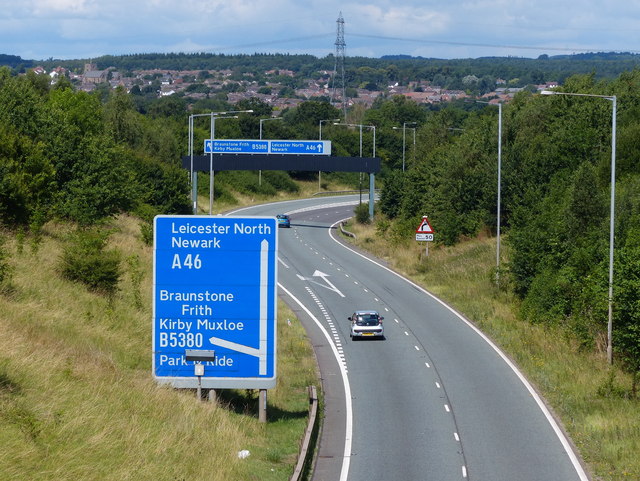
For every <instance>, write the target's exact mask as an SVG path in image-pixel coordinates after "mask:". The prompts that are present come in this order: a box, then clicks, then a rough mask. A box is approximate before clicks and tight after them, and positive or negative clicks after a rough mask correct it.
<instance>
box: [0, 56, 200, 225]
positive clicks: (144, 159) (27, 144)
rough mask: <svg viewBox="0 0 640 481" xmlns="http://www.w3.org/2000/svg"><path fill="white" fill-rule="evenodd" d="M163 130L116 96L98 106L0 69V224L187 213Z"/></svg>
mask: <svg viewBox="0 0 640 481" xmlns="http://www.w3.org/2000/svg"><path fill="white" fill-rule="evenodd" d="M166 127H167V125H166V123H165V124H160V123H157V122H154V120H153V119H147V118H145V117H144V116H142V115H140V114H139V113H138V112H137V111H136V110H135V108H134V104H133V102H132V101H131V99H130V96H129V95H127V94H126V93H124V92H123V91H121V90H116V91H114V92H113V93H112V94H111V95H110V96H109V98H108V99H107V101H106V103H104V104H103V103H102V102H101V100H100V98H99V97H97V96H95V95H91V94H87V93H84V92H74V91H73V90H72V89H71V88H70V85H69V84H68V82H65V81H62V82H60V83H58V84H57V85H55V86H53V87H52V86H50V85H49V78H48V76H46V75H45V76H38V75H35V74H33V72H30V73H29V74H27V75H26V76H12V75H11V74H10V71H9V69H7V68H6V67H5V68H2V69H0V173H1V174H2V175H0V223H2V224H4V225H6V226H19V225H31V224H33V223H34V222H41V221H42V219H46V218H51V217H59V218H63V219H69V220H73V221H76V222H78V223H80V224H86V225H89V224H94V223H96V222H99V221H100V220H101V219H104V218H106V217H109V216H113V215H115V214H117V213H119V212H127V211H133V210H135V209H136V208H139V207H140V206H141V205H143V204H146V205H149V206H152V207H153V208H154V209H156V210H157V211H158V212H163V213H184V212H188V209H189V202H188V184H187V181H188V176H187V175H185V173H184V171H183V170H182V169H181V168H180V167H179V166H178V165H177V163H178V158H177V156H176V153H177V148H176V147H175V145H176V143H175V134H172V138H169V139H168V140H167V141H165V142H163V141H162V139H165V138H167V136H166V131H163V129H164V128H166ZM169 129H175V126H174V125H169ZM176 131H177V129H176ZM151 139H155V141H152V140H151Z"/></svg>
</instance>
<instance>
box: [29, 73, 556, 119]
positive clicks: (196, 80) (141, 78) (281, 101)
mask: <svg viewBox="0 0 640 481" xmlns="http://www.w3.org/2000/svg"><path fill="white" fill-rule="evenodd" d="M33 71H34V72H35V73H36V74H43V75H44V74H46V73H47V72H46V71H45V69H44V68H43V67H41V66H38V67H35V68H33ZM49 75H50V76H51V82H52V83H54V82H55V81H56V80H57V78H58V77H59V76H60V75H66V76H68V77H69V79H70V80H71V81H72V83H74V84H75V85H76V87H77V88H78V89H79V90H84V91H91V90H93V89H95V88H96V86H98V85H101V84H108V85H109V87H110V88H116V87H118V86H122V87H123V88H125V89H126V90H127V91H130V90H131V89H132V88H133V87H134V85H137V86H139V87H140V89H147V93H148V88H149V86H152V85H155V94H156V95H157V96H158V97H168V96H171V95H176V94H180V95H183V96H184V97H187V98H191V99H194V100H195V99H201V98H206V97H207V96H209V95H212V94H216V93H220V92H222V93H225V94H226V96H227V100H228V101H229V102H230V103H237V102H238V101H240V100H244V99H248V98H258V99H260V100H261V101H263V102H265V103H267V104H269V105H271V106H273V108H274V109H284V108H288V107H294V106H296V105H298V104H300V103H301V102H304V101H305V100H313V99H316V98H327V97H330V96H331V89H330V87H329V83H330V82H329V81H328V78H330V75H331V73H330V72H326V71H325V72H320V73H319V78H317V79H314V78H310V79H308V80H307V81H306V82H305V86H304V87H302V88H298V89H296V90H295V91H293V90H291V89H290V88H287V89H284V85H282V84H280V83H279V82H278V80H279V79H278V77H294V76H295V72H293V71H291V70H286V69H278V68H273V69H270V70H267V71H265V72H263V75H262V80H260V81H258V80H259V79H258V78H255V77H256V75H254V74H251V75H249V74H247V75H243V76H242V78H241V79H238V78H237V77H235V78H234V77H233V72H232V71H231V70H229V69H224V70H208V71H207V70H204V71H203V70H197V71H192V70H190V71H177V70H160V69H154V70H140V71H136V72H133V75H132V76H128V77H125V76H122V75H121V74H120V72H118V71H117V70H116V69H115V68H113V67H109V68H107V69H104V70H100V69H98V67H97V65H96V64H95V63H91V62H89V63H86V64H85V65H84V69H83V72H82V73H81V74H79V73H76V72H70V71H67V70H66V69H64V68H63V67H57V68H55V69H53V70H52V71H51V72H49ZM467 77H468V78H467ZM467 77H465V78H467V80H468V81H469V82H471V81H472V80H474V79H477V78H476V77H473V76H467ZM472 77H473V78H472ZM508 84H509V82H508V81H506V80H504V79H500V78H499V79H496V88H495V90H494V91H492V92H489V93H486V94H485V95H483V96H482V97H483V98H486V99H488V100H490V101H501V102H508V101H509V100H510V99H512V98H513V96H514V95H515V94H516V93H518V92H519V91H521V90H523V89H522V88H514V87H507V85H508ZM557 86H558V84H557V83H555V82H549V83H546V84H544V85H539V86H537V88H538V90H542V89H549V88H554V87H557ZM283 89H284V90H287V94H285V95H281V91H282V90H283ZM355 92H356V95H355V96H354V98H349V99H348V102H349V105H354V104H363V105H365V106H367V107H370V106H371V105H373V103H374V102H375V100H376V99H377V98H378V97H380V96H387V97H391V96H394V95H402V96H404V97H406V98H408V99H411V100H413V101H414V102H416V103H418V104H436V103H442V102H450V101H453V100H457V99H463V98H466V97H469V96H470V94H469V93H468V92H466V91H464V90H448V89H444V88H442V87H439V86H436V85H430V84H429V82H426V81H421V82H410V83H409V84H408V85H399V84H398V83H397V82H396V83H393V84H391V85H387V86H385V87H384V88H382V89H380V90H369V89H356V90H355Z"/></svg>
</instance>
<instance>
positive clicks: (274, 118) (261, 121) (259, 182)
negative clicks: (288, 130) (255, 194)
mask: <svg viewBox="0 0 640 481" xmlns="http://www.w3.org/2000/svg"><path fill="white" fill-rule="evenodd" d="M268 120H282V117H268V118H266V119H260V140H262V123H263V122H266V121H268ZM258 185H262V169H260V170H259V171H258Z"/></svg>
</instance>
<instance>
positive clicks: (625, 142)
mask: <svg viewBox="0 0 640 481" xmlns="http://www.w3.org/2000/svg"><path fill="white" fill-rule="evenodd" d="M116 60H118V59H116V58H109V59H106V60H105V62H107V61H108V62H115V61H116ZM121 60H123V61H124V60H125V59H121ZM128 60H131V62H135V61H138V62H139V61H141V60H144V61H148V62H154V61H157V62H160V61H162V62H164V61H166V62H174V61H177V60H181V61H184V62H186V63H187V64H188V63H189V62H191V61H194V62H195V61H196V60H198V61H202V66H201V67H198V68H202V69H207V68H221V67H222V68H224V67H225V66H226V67H230V66H233V68H234V69H235V70H234V75H235V76H242V73H243V72H242V67H243V65H244V64H243V63H242V62H244V61H246V62H248V63H251V62H253V69H252V70H251V69H250V70H247V71H249V72H258V71H261V69H262V68H263V67H265V66H266V65H267V64H269V65H270V66H273V65H274V62H276V61H277V62H281V61H282V62H284V64H282V65H281V66H280V68H287V67H289V68H291V69H294V67H295V66H296V65H297V70H296V72H297V73H296V75H299V76H301V75H308V74H309V73H311V72H314V71H315V70H316V68H317V67H318V59H314V58H313V57H311V56H246V57H244V56H234V57H225V56H210V55H204V54H202V55H194V56H170V55H167V56H160V57H158V56H149V58H148V59H147V58H146V57H140V56H132V58H130V59H128ZM388 60H389V59H387V61H388ZM392 60H393V62H394V64H393V65H390V64H389V65H386V64H383V63H380V64H377V66H374V65H376V64H375V63H371V64H367V62H375V59H367V60H366V61H365V60H363V61H362V64H359V63H358V62H357V61H354V62H353V63H352V65H354V67H355V66H358V67H357V68H358V69H360V68H362V69H364V70H362V71H361V73H362V76H361V77H359V80H358V81H359V82H360V81H364V80H365V79H369V80H367V81H370V78H372V77H371V76H373V77H375V79H374V81H376V82H383V81H384V82H386V81H388V80H393V79H397V80H402V79H403V78H404V80H407V79H409V78H414V77H412V76H414V75H418V76H420V75H423V73H416V72H418V70H416V71H415V72H414V73H411V74H407V71H408V70H406V69H409V67H411V68H414V69H421V68H427V67H425V66H426V65H429V63H428V62H426V63H425V62H422V63H420V62H418V61H417V60H416V59H402V58H397V59H392ZM423 60H424V59H423ZM564 60H566V61H567V62H573V61H578V60H579V61H584V62H587V61H588V60H593V59H592V58H587V56H577V58H573V57H571V58H565V59H564ZM598 60H599V61H601V62H602V64H601V65H606V64H607V62H611V65H613V64H614V63H615V62H622V63H616V65H617V67H616V68H618V67H620V66H621V65H627V64H626V63H624V62H627V61H629V62H633V61H635V56H632V55H618V56H611V55H602V56H601V58H600V59H598ZM214 61H215V62H214ZM303 61H304V62H307V63H306V64H305V65H306V66H305V67H304V68H303V66H302V63H303ZM380 61H381V60H380ZM538 61H539V62H541V63H538V64H536V65H538V66H540V65H551V64H553V62H556V61H559V59H557V58H541V59H538ZM212 62H213V63H216V62H217V64H216V65H213V63H212ZM234 62H235V63H234ZM287 62H289V63H287ZM263 64H264V65H263ZM514 64H515V65H517V64H521V65H525V64H528V61H526V60H525V59H513V63H510V62H508V61H507V60H505V59H492V61H489V60H487V59H478V61H477V62H476V61H459V62H458V63H457V66H458V67H459V70H456V72H466V73H468V74H470V73H474V74H475V75H480V77H482V71H481V70H478V69H479V68H480V67H479V66H482V65H484V66H485V67H486V68H487V69H489V68H491V69H494V70H493V71H492V72H493V73H487V75H493V74H495V75H500V76H502V77H509V76H512V75H515V74H516V73H514V71H513V70H509V69H508V68H507V67H508V66H509V65H511V66H513V65H514ZM154 65H155V66H156V67H158V66H165V67H166V65H159V64H158V63H156V64H154ZM278 65H280V64H278ZM382 65H386V66H384V67H382ZM558 65H561V64H558ZM564 65H567V64H564ZM591 65H593V64H591ZM120 67H122V68H129V67H126V66H124V64H123V65H120ZM130 67H131V68H133V63H132V65H131V66H130ZM136 67H138V68H139V67H140V65H139V64H137V65H136ZM182 67H184V65H182ZM463 67H464V68H463ZM191 68H193V66H191ZM465 68H468V69H469V70H468V71H467V70H465ZM522 68H524V67H522ZM527 68H529V67H527ZM379 69H385V71H384V72H382V71H380V70H379ZM435 72H436V70H434V71H433V72H431V73H433V74H434V75H436V73H435ZM205 74H206V72H204V73H202V76H206V75H205ZM456 75H458V74H457V73H456ZM602 76H606V75H605V74H603V72H600V73H599V75H596V74H595V73H590V74H583V75H575V76H572V77H569V78H567V79H566V82H565V84H564V85H563V87H562V90H563V91H565V92H575V93H586V94H591V95H593V94H595V95H607V96H611V95H616V96H617V102H618V115H617V130H616V133H617V143H616V144H617V145H616V147H617V159H616V161H617V167H616V175H617V184H616V185H617V195H616V216H615V220H616V222H615V247H616V249H615V272H616V275H615V276H614V311H613V312H614V336H613V337H614V351H615V356H616V360H618V361H619V362H621V363H623V364H624V365H625V366H626V367H627V368H628V369H629V370H630V371H632V372H638V370H639V369H640V365H639V364H638V353H639V352H640V327H639V326H640V311H638V306H637V297H638V296H637V287H638V285H640V281H638V280H637V279H636V278H637V277H639V278H640V251H639V250H638V249H637V247H636V246H637V245H638V242H637V241H638V240H639V237H640V234H639V232H640V228H639V225H640V175H639V174H640V172H638V168H637V166H636V159H637V158H638V156H639V155H640V152H639V149H640V148H639V147H638V143H637V138H638V135H639V134H640V71H639V70H629V71H626V72H623V73H621V74H620V75H619V76H618V77H617V78H612V79H607V80H601V79H600V77H602ZM547 78H548V77H547V73H544V72H543V74H541V76H540V78H538V77H536V81H538V80H542V79H547ZM294 82H295V79H294ZM611 104H612V102H611V101H610V100H607V99H602V98H579V97H570V96H552V97H542V96H539V95H536V94H533V93H531V92H529V91H527V90H524V91H522V92H520V93H519V94H518V95H516V97H515V98H514V99H513V100H512V101H511V102H509V103H508V104H505V105H504V108H503V109H502V110H503V116H502V124H503V129H502V169H501V175H502V182H501V186H500V187H501V210H500V225H501V228H502V233H504V234H506V236H505V237H506V240H507V241H508V242H509V244H510V253H511V254H510V255H511V257H510V259H508V262H505V263H504V265H505V266H508V269H507V268H504V266H503V268H504V269H505V271H504V273H502V272H501V278H502V279H503V282H502V284H501V285H502V288H504V289H507V288H508V289H513V290H514V292H515V293H516V294H517V296H518V297H519V298H520V299H521V300H522V304H521V314H522V316H523V317H525V318H527V319H529V320H531V321H532V322H536V323H539V324H542V325H544V324H545V323H548V324H560V325H562V326H565V327H566V329H567V330H568V331H569V332H571V333H572V334H573V335H574V336H576V338H577V339H579V341H580V343H581V344H582V345H583V346H584V347H585V348H588V349H593V348H596V349H601V348H602V346H603V340H604V339H605V337H606V323H607V307H608V267H609V265H608V264H609V262H608V260H609V259H608V251H609V236H608V232H609V202H610V201H609V196H610V178H611V177H610V175H611V174H610V167H611ZM234 108H235V109H239V110H246V109H252V110H253V113H251V114H246V113H245V114H241V115H239V118H238V119H218V121H217V122H216V124H215V129H216V131H215V132H216V137H217V138H258V135H259V133H260V126H261V123H260V119H265V118H270V117H271V115H272V107H271V106H270V105H269V104H266V103H265V102H262V101H261V100H258V99H246V100H243V101H241V102H238V104H237V105H229V104H228V103H227V102H226V101H224V100H223V99H220V98H214V97H211V98H208V99H203V100H202V101H198V102H197V103H195V104H193V105H191V106H188V105H187V102H186V101H185V99H183V98H161V99H157V98H152V97H151V96H145V95H143V94H142V92H138V93H136V92H132V93H131V94H127V93H125V92H124V91H123V90H121V89H116V90H115V91H109V90H101V89H98V90H97V91H96V93H92V94H87V93H83V92H75V91H73V90H72V89H71V87H70V85H69V84H68V82H64V81H62V82H60V83H59V84H57V85H54V86H50V85H49V79H48V77H47V76H38V75H35V74H33V72H29V73H27V74H26V75H21V76H16V75H12V72H11V70H10V69H8V68H3V69H0V174H1V175H0V222H1V223H2V224H4V225H6V226H10V227H17V226H24V227H28V228H29V229H30V231H31V232H33V233H37V232H38V228H39V226H41V225H42V223H43V222H44V220H46V219H48V218H50V217H59V218H62V219H69V220H72V221H75V222H77V223H79V224H83V225H90V224H95V223H98V222H99V221H100V220H101V219H104V218H106V217H109V216H113V215H115V214H117V213H119V212H134V213H136V214H137V215H138V216H140V217H141V218H142V219H144V220H146V221H147V222H150V221H151V220H152V218H153V216H154V215H155V214H157V213H185V212H189V211H190V210H191V208H190V203H189V189H188V175H187V174H186V173H185V172H184V170H183V169H181V168H180V167H179V162H180V157H181V155H184V153H185V152H184V147H182V146H183V145H184V143H185V142H186V138H187V130H188V128H187V122H186V118H187V113H188V112H193V113H203V112H209V111H210V109H214V110H225V111H226V110H232V109H234ZM497 116H498V108H496V105H482V104H479V103H462V102H453V103H450V104H445V105H441V106H435V107H434V106H423V105H418V104H416V103H415V102H413V101H411V100H408V99H406V98H405V97H403V96H395V97H391V98H385V97H381V98H379V99H378V100H377V101H376V102H375V103H374V105H373V107H372V108H370V109H366V108H364V107H363V106H362V105H358V104H356V105H355V106H353V107H352V108H350V109H349V112H348V115H347V118H346V119H341V121H340V123H341V125H333V121H332V120H333V119H338V118H341V117H342V116H341V112H340V111H339V110H338V109H336V108H335V107H334V106H332V105H330V104H329V103H328V102H327V101H321V100H315V101H308V102H304V103H302V104H301V105H300V106H299V107H296V108H291V109H287V110H285V111H284V112H283V113H282V116H281V121H274V122H266V123H264V124H263V125H262V135H263V138H290V139H296V138H298V139H313V138H317V136H318V134H319V132H318V130H319V126H320V124H321V122H324V124H323V126H322V138H323V139H329V140H331V141H332V149H333V153H334V155H338V156H359V155H363V156H370V155H373V152H374V151H375V154H376V156H378V157H380V158H381V159H382V172H380V173H379V175H377V180H378V185H380V184H382V185H383V189H382V191H381V194H380V201H379V204H378V208H379V210H380V211H381V212H382V213H383V214H384V219H382V220H381V221H380V223H379V225H378V227H377V228H378V231H379V232H380V233H381V235H386V236H389V238H390V239H402V238H403V237H404V238H407V237H410V236H412V235H413V231H414V230H415V226H416V225H417V223H418V221H419V219H420V217H421V216H422V215H428V216H429V219H430V221H431V223H432V226H433V227H434V229H435V231H436V242H440V243H444V244H448V245H451V244H455V243H457V242H459V241H461V240H463V239H465V238H470V237H474V236H477V235H479V234H483V235H486V234H489V235H491V234H493V235H495V233H496V231H497V225H498V222H497V202H496V200H497V195H498V183H497V138H498V135H497V134H498V122H497ZM196 120H197V121H196V122H195V123H194V132H193V134H194V145H195V146H202V145H203V141H204V139H207V138H209V137H210V119H209V118H207V117H206V116H205V117H203V118H198V119H196ZM345 121H346V122H345ZM345 123H346V124H351V125H352V126H353V125H356V127H355V128H354V127H345V125H344V124H345ZM358 124H360V125H363V126H364V127H365V128H364V129H362V130H360V129H358V128H357V125H358ZM372 127H375V130H374V129H373V128H372ZM414 134H415V139H416V141H415V143H414V142H413V138H414V137H413V135H414ZM374 138H375V143H374ZM403 167H404V171H403ZM315 175H317V174H316V173H303V172H292V173H288V174H286V173H282V172H216V176H215V185H214V193H213V194H214V198H215V199H217V200H223V201H224V202H226V203H229V204H232V203H233V202H234V201H235V198H234V195H237V194H238V193H239V194H241V195H246V196H249V197H251V198H254V197H256V196H257V197H260V196H262V197H263V198H266V197H267V196H273V195H275V194H277V193H278V192H283V191H284V192H295V191H296V189H297V186H296V184H295V183H294V182H293V181H292V178H301V179H311V178H313V176H315ZM202 177H204V180H201V181H200V182H199V184H198V186H199V193H200V194H201V195H203V196H206V195H208V194H209V192H208V189H209V182H208V180H209V179H208V174H205V175H204V176H201V179H202ZM329 177H333V178H339V179H340V180H341V182H345V183H347V184H348V185H351V186H353V188H359V186H360V180H361V179H360V176H359V175H358V174H357V173H331V174H328V175H327V176H326V177H325V176H324V174H323V180H325V179H326V178H329ZM143 238H144V239H145V241H146V242H150V241H151V238H152V236H151V230H150V228H149V227H148V226H147V227H146V228H145V229H143Z"/></svg>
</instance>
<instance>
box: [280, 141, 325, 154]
mask: <svg viewBox="0 0 640 481" xmlns="http://www.w3.org/2000/svg"><path fill="white" fill-rule="evenodd" d="M270 142H271V148H270V152H271V153H272V154H298V155H301V154H305V155H330V154H331V142H330V141H328V140H271V141H270Z"/></svg>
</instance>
